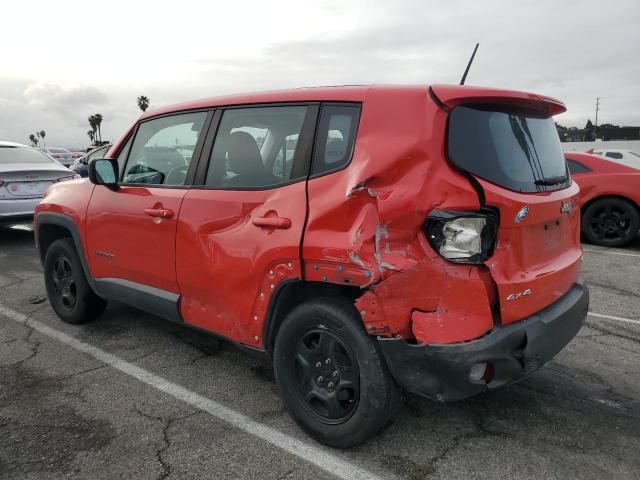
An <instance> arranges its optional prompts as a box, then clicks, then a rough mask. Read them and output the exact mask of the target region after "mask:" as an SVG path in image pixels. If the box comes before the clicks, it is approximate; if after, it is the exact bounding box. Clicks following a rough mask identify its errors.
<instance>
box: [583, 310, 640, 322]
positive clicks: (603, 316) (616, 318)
mask: <svg viewBox="0 0 640 480" xmlns="http://www.w3.org/2000/svg"><path fill="white" fill-rule="evenodd" d="M589 315H591V316H592V317H597V318H606V319H607V320H615V321H616V322H623V323H633V324H634V325H640V320H634V319H633V318H624V317H614V316H613V315H604V314H602V313H593V312H589Z"/></svg>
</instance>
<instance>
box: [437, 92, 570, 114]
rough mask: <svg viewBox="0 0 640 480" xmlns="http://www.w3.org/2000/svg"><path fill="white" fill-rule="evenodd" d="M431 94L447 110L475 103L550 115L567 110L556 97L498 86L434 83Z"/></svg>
mask: <svg viewBox="0 0 640 480" xmlns="http://www.w3.org/2000/svg"><path fill="white" fill-rule="evenodd" d="M429 94H430V95H431V96H432V98H433V99H434V101H435V102H436V103H437V104H438V105H439V106H440V107H442V108H444V109H445V110H450V109H452V108H454V107H457V106H458V105H462V104H473V103H476V104H477V103H492V104H499V105H500V104H508V105H515V106H520V107H526V108H532V109H534V110H540V111H542V112H545V113H548V114H549V115H557V114H559V113H562V112H565V111H566V110H567V107H565V105H564V103H562V102H561V101H560V100H557V99H555V98H551V97H545V96H544V95H537V94H535V93H527V92H517V91H514V90H501V89H497V88H486V87H472V86H466V85H432V86H431V87H429Z"/></svg>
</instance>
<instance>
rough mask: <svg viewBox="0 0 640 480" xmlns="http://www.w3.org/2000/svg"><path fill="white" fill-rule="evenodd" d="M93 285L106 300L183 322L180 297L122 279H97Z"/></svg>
mask: <svg viewBox="0 0 640 480" xmlns="http://www.w3.org/2000/svg"><path fill="white" fill-rule="evenodd" d="M95 283H96V286H97V287H98V291H99V292H100V293H101V294H102V295H104V296H105V297H106V298H112V299H114V300H117V301H119V302H122V303H126V304H127V305H131V306H132V307H136V308H139V309H140V310H144V311H145V312H148V313H151V314H153V315H157V316H159V317H162V318H166V319H167V320H171V321H172V322H178V323H182V322H183V320H182V316H181V315H180V309H179V306H178V304H179V300H180V295H179V294H177V293H173V292H168V291H166V290H161V289H159V288H155V287H150V286H149V285H143V284H141V283H136V282H132V281H130V280H125V279H122V278H97V279H95Z"/></svg>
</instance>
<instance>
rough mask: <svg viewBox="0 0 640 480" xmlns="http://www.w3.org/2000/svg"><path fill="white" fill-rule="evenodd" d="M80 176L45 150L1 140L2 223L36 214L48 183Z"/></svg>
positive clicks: (20, 219)
mask: <svg viewBox="0 0 640 480" xmlns="http://www.w3.org/2000/svg"><path fill="white" fill-rule="evenodd" d="M74 178H80V176H79V175H76V174H75V173H74V172H72V171H71V170H69V169H68V168H67V167H65V166H63V165H61V164H60V163H58V162H57V161H55V160H53V159H52V158H51V157H49V156H48V155H45V154H44V153H42V152H41V151H39V150H37V149H35V148H32V147H27V146H26V145H21V144H19V143H12V142H0V224H11V223H17V222H20V221H24V220H29V219H31V218H33V212H34V210H35V208H36V205H38V202H40V199H41V198H42V197H43V195H44V192H45V190H46V189H47V187H48V186H49V185H51V184H53V183H55V182H61V181H64V180H72V179H74Z"/></svg>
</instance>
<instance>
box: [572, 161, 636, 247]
mask: <svg viewBox="0 0 640 480" xmlns="http://www.w3.org/2000/svg"><path fill="white" fill-rule="evenodd" d="M565 157H566V159H567V165H568V167H569V170H570V172H571V176H572V177H573V179H574V180H575V181H576V182H577V183H578V185H580V205H581V210H582V234H583V235H584V237H585V238H586V239H587V240H588V241H589V242H590V243H593V244H595V245H602V246H605V247H621V246H624V245H627V244H629V243H630V242H632V241H633V240H635V239H636V238H637V236H638V229H639V228H640V170H638V169H635V168H632V167H631V166H626V165H622V164H620V163H616V162H613V161H609V160H606V159H604V158H603V157H601V156H598V155H590V154H588V153H575V152H568V153H566V154H565Z"/></svg>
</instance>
